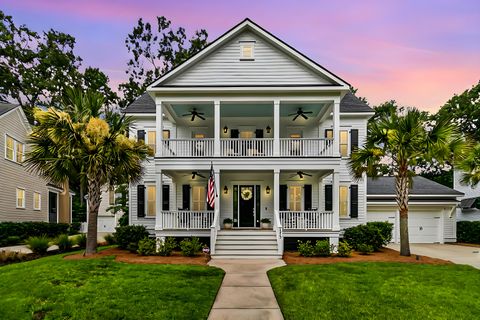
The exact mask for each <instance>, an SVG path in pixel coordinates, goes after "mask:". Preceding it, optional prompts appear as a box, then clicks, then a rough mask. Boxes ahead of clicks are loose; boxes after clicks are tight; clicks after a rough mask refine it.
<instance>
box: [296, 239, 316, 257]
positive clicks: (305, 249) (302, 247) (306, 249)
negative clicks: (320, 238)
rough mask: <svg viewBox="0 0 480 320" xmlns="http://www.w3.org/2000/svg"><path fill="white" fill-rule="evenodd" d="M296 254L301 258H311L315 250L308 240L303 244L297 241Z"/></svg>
mask: <svg viewBox="0 0 480 320" xmlns="http://www.w3.org/2000/svg"><path fill="white" fill-rule="evenodd" d="M298 252H299V253H300V255H301V256H302V257H313V255H314V254H315V249H314V247H313V245H312V243H311V242H310V240H307V241H305V242H303V241H300V240H298Z"/></svg>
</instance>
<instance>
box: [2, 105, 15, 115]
mask: <svg viewBox="0 0 480 320" xmlns="http://www.w3.org/2000/svg"><path fill="white" fill-rule="evenodd" d="M16 107H18V104H11V103H8V102H0V116H1V115H3V114H5V113H7V112H8V111H10V110H13V109H15V108H16Z"/></svg>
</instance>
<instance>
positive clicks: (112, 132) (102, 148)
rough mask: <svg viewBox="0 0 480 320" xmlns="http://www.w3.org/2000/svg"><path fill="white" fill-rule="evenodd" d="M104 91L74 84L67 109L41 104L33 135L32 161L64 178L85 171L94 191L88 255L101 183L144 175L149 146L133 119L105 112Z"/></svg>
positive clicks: (66, 100)
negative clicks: (135, 136)
mask: <svg viewBox="0 0 480 320" xmlns="http://www.w3.org/2000/svg"><path fill="white" fill-rule="evenodd" d="M103 104H104V99H103V96H102V95H101V94H100V93H97V92H92V91H87V92H82V91H81V90H80V89H69V90H67V91H66V94H65V98H64V99H63V105H62V110H59V109H55V108H49V109H48V110H46V111H44V110H41V109H36V110H35V112H34V118H35V121H36V123H37V125H36V126H35V127H34V128H33V131H32V133H31V135H30V141H29V143H30V145H31V150H30V152H28V153H27V157H26V164H27V166H28V167H29V169H30V170H33V171H36V172H38V173H40V174H41V175H43V176H45V177H46V178H48V179H50V180H51V181H52V182H57V183H61V182H64V181H66V180H68V179H69V178H70V177H71V176H72V175H81V177H82V178H83V179H85V181H86V185H87V194H88V230H87V246H86V251H85V254H86V255H90V254H93V253H95V252H96V249H97V216H98V207H99V205H100V201H101V188H102V187H103V186H105V185H107V184H109V185H115V184H117V183H121V182H124V181H129V182H131V181H135V180H137V179H139V178H140V177H141V175H142V164H141V162H142V161H143V160H144V159H146V156H147V155H148V153H149V148H148V147H147V146H146V145H145V144H143V143H139V142H136V141H134V140H131V139H129V138H128V137H127V136H126V135H125V134H126V132H127V130H128V126H129V125H131V120H130V119H129V118H126V117H125V116H122V115H120V114H117V113H111V112H108V113H105V114H103V113H102V111H101V108H102V106H103Z"/></svg>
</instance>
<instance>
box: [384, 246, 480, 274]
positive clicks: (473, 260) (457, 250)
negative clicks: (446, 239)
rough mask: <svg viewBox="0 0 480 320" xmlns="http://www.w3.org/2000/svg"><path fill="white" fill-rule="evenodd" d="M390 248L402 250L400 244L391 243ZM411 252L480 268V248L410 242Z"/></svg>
mask: <svg viewBox="0 0 480 320" xmlns="http://www.w3.org/2000/svg"><path fill="white" fill-rule="evenodd" d="M388 248H391V249H393V250H397V251H399V250H400V245H399V244H393V243H391V244H389V245H388ZM410 252H411V253H412V254H418V255H421V256H428V257H432V258H437V259H443V260H449V261H452V262H453V263H457V264H467V265H470V266H472V267H475V268H477V269H480V248H478V247H467V246H461V245H454V244H430V243H429V244H420V243H413V244H410Z"/></svg>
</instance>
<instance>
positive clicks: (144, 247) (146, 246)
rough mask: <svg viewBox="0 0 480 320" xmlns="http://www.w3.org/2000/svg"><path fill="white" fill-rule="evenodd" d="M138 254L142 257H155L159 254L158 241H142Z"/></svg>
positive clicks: (149, 239)
mask: <svg viewBox="0 0 480 320" xmlns="http://www.w3.org/2000/svg"><path fill="white" fill-rule="evenodd" d="M137 252H138V254H139V255H141V256H154V255H155V254H156V253H157V241H156V240H155V239H153V238H145V239H142V240H140V241H139V242H138V249H137Z"/></svg>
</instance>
